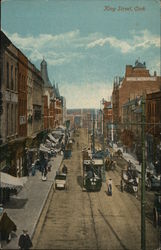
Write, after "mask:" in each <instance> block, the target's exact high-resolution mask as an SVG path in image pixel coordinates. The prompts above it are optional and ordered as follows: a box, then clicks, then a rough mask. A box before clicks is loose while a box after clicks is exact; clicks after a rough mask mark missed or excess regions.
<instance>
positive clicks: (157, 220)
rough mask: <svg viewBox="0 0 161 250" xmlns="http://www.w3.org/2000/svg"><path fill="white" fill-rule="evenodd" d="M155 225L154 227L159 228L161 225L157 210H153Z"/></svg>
mask: <svg viewBox="0 0 161 250" xmlns="http://www.w3.org/2000/svg"><path fill="white" fill-rule="evenodd" d="M153 224H154V227H157V226H158V224H159V216H158V212H157V210H156V208H153Z"/></svg>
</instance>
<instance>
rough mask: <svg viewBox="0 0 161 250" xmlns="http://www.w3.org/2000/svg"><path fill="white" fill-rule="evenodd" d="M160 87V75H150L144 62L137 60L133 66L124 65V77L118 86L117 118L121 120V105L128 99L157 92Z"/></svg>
mask: <svg viewBox="0 0 161 250" xmlns="http://www.w3.org/2000/svg"><path fill="white" fill-rule="evenodd" d="M160 87H161V77H160V76H157V75H156V72H154V75H153V76H151V75H150V73H149V70H148V69H146V64H145V62H144V63H140V62H139V61H138V60H137V61H136V62H135V66H132V65H126V71H125V77H124V78H123V81H122V83H121V85H120V87H119V119H121V121H122V113H121V111H122V105H123V104H124V103H126V102H127V101H128V100H129V98H130V100H132V99H134V98H136V97H138V96H142V95H143V94H149V93H153V92H157V91H159V90H160Z"/></svg>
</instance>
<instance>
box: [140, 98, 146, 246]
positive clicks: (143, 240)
mask: <svg viewBox="0 0 161 250" xmlns="http://www.w3.org/2000/svg"><path fill="white" fill-rule="evenodd" d="M141 106H142V167H141V250H145V249H146V225H145V99H144V97H142V100H141Z"/></svg>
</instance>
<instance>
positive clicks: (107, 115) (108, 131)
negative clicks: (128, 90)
mask: <svg viewBox="0 0 161 250" xmlns="http://www.w3.org/2000/svg"><path fill="white" fill-rule="evenodd" d="M103 115H104V117H103V118H104V137H105V138H107V139H108V141H110V140H111V139H112V104H111V102H110V101H105V100H104V102H103Z"/></svg>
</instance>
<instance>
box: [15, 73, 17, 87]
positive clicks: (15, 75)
mask: <svg viewBox="0 0 161 250" xmlns="http://www.w3.org/2000/svg"><path fill="white" fill-rule="evenodd" d="M15 90H16V91H17V68H15Z"/></svg>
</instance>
